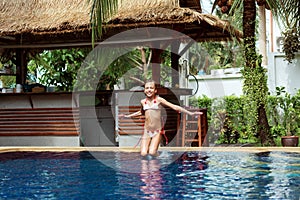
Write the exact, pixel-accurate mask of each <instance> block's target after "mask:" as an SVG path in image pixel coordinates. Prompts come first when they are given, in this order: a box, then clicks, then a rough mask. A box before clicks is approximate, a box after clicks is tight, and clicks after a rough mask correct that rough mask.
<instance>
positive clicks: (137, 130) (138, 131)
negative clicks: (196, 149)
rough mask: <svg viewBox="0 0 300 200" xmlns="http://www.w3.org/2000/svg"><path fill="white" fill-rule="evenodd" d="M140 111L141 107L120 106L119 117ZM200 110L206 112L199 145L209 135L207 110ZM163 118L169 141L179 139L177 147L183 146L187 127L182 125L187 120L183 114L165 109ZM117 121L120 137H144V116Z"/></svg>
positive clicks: (202, 119) (202, 116) (202, 120)
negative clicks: (184, 130) (184, 131)
mask: <svg viewBox="0 0 300 200" xmlns="http://www.w3.org/2000/svg"><path fill="white" fill-rule="evenodd" d="M140 109H141V107H140V106H118V108H117V116H118V115H120V114H130V113H134V112H136V111H138V110H140ZM200 110H201V111H202V112H204V115H201V122H202V125H201V133H202V136H201V143H199V144H203V142H204V138H205V136H206V133H207V117H206V109H200ZM162 117H163V120H164V121H165V125H164V130H165V134H166V136H167V138H168V140H169V141H171V140H172V139H173V138H175V137H177V141H176V146H181V141H182V140H183V139H182V137H183V136H184V134H182V131H183V127H185V125H182V123H186V120H184V121H183V120H182V119H183V116H182V114H181V113H178V112H176V111H174V110H173V109H170V108H165V109H164V110H163V111H162ZM116 121H117V123H116V125H117V127H116V130H117V133H118V134H119V135H142V134H143V131H144V127H143V125H144V123H145V118H144V116H141V117H135V118H130V119H128V118H117V120H116ZM184 140H185V142H186V141H189V139H186V138H185V139H184ZM190 141H191V140H190ZM163 142H164V143H166V140H165V138H164V137H163ZM191 142H192V141H191ZM182 144H183V143H182Z"/></svg>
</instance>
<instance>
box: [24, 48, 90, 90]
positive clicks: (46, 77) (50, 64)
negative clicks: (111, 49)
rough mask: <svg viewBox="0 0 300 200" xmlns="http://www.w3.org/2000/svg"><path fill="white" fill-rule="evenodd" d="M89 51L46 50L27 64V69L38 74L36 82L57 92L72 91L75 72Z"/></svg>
mask: <svg viewBox="0 0 300 200" xmlns="http://www.w3.org/2000/svg"><path fill="white" fill-rule="evenodd" d="M89 51H90V49H79V48H78V49H77V48H76V49H61V50H60V49H57V50H46V51H44V52H42V53H39V54H37V55H36V56H35V57H34V59H31V61H30V62H29V69H30V70H31V72H34V73H35V74H40V75H41V76H40V77H38V82H39V83H41V84H44V85H46V86H55V87H56V88H57V90H59V91H72V89H73V85H74V83H75V81H76V75H77V71H78V69H79V68H80V66H81V63H82V61H83V60H84V59H85V57H86V55H87V54H88V53H89Z"/></svg>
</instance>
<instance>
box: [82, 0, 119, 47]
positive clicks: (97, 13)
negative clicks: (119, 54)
mask: <svg viewBox="0 0 300 200" xmlns="http://www.w3.org/2000/svg"><path fill="white" fill-rule="evenodd" d="M119 1H120V0H88V2H89V3H91V4H92V7H91V12H90V13H91V14H90V22H91V26H92V31H93V32H92V40H93V42H94V41H95V40H96V39H97V38H100V37H101V35H102V27H103V26H102V25H103V23H104V22H105V21H106V20H109V18H110V17H112V16H113V15H114V14H115V13H116V11H117V9H118V3H119Z"/></svg>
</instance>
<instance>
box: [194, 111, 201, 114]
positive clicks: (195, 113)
mask: <svg viewBox="0 0 300 200" xmlns="http://www.w3.org/2000/svg"><path fill="white" fill-rule="evenodd" d="M193 115H203V112H198V111H197V112H193Z"/></svg>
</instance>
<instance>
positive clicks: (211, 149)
mask: <svg viewBox="0 0 300 200" xmlns="http://www.w3.org/2000/svg"><path fill="white" fill-rule="evenodd" d="M17 151H34V152H45V151H52V152H66V151H72V152H76V151H121V152H139V148H133V147H64V146H61V147H49V146H7V147H0V153H5V152H17ZM158 151H179V152H188V151H203V152H269V151H283V152H296V153H300V147H160V148H159V150H158Z"/></svg>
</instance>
